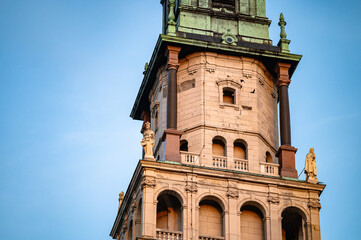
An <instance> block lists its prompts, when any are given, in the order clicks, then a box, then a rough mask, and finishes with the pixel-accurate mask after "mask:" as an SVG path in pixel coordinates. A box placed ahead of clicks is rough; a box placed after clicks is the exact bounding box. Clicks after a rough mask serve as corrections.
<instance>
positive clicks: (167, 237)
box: [156, 229, 183, 240]
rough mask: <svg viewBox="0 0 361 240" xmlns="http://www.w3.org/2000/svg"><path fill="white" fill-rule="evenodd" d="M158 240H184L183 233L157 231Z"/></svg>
mask: <svg viewBox="0 0 361 240" xmlns="http://www.w3.org/2000/svg"><path fill="white" fill-rule="evenodd" d="M156 238H157V239H158V240H182V239H183V233H182V232H170V231H166V230H160V229H157V237H156Z"/></svg>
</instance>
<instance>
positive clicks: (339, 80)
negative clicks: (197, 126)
mask: <svg viewBox="0 0 361 240" xmlns="http://www.w3.org/2000/svg"><path fill="white" fill-rule="evenodd" d="M267 3H268V5H267V16H268V17H269V18H270V19H271V20H272V21H273V23H272V25H271V28H270V31H271V39H272V40H274V43H277V42H278V39H279V37H278V34H279V28H278V26H277V22H278V16H279V13H280V12H281V11H282V12H283V13H284V15H285V17H286V21H287V23H288V24H287V27H286V31H287V34H288V38H289V39H291V40H292V42H291V51H292V52H294V53H299V54H302V55H304V58H303V59H302V61H301V63H300V65H299V67H298V69H297V71H296V73H295V74H294V76H293V82H292V84H291V87H290V101H291V114H292V115H291V120H292V130H293V145H294V146H295V147H297V148H299V151H298V153H297V155H296V157H297V169H298V171H299V172H300V171H301V170H302V169H303V164H304V158H305V155H306V153H307V152H308V149H309V148H310V147H312V146H313V147H315V152H316V157H317V161H318V172H319V179H320V180H321V181H323V182H325V183H327V188H326V190H325V192H324V193H323V194H322V197H321V202H322V210H321V225H322V228H321V230H322V237H323V239H327V240H330V239H356V238H357V237H358V236H359V229H361V221H360V220H359V219H360V216H361V208H360V207H359V202H360V197H361V196H360V195H361V194H360V190H361V189H360V183H361V181H360V175H361V174H360V173H361V163H360V162H361V161H360V149H361V148H360V140H359V138H360V136H361V127H360V125H361V124H360V123H361V107H360V105H361V94H360V89H361V81H360V69H361V67H360V65H361V64H360V56H361V47H360V42H361V27H360V24H361V15H360V11H361V2H360V1H358V0H344V1H335V0H333V1H332V0H330V1H312V0H304V1H289V0H272V1H271V0H268V1H267ZM160 31H161V6H160V4H159V0H154V1H150V0H138V1H124V0H86V1H85V0H31V1H30V0H0V81H1V87H0V239H4V240H13V239H16V240H20V239H29V240H39V239H40V240H42V239H53V240H60V239H61V240H64V239H87V240H99V239H110V237H108V234H109V232H110V229H111V227H112V224H113V221H114V218H115V214H116V210H117V204H118V203H117V195H118V193H119V192H120V191H122V190H123V191H125V190H126V188H127V185H128V183H129V180H130V178H131V175H132V174H133V170H134V168H135V166H136V164H137V161H138V159H139V158H140V156H141V147H140V144H139V142H140V139H141V135H140V133H139V130H140V126H141V123H140V122H137V121H133V120H131V119H130V118H129V117H128V116H129V113H130V111H131V108H132V105H133V101H134V99H135V96H136V93H137V91H138V88H139V86H140V83H141V80H142V76H143V75H142V71H143V67H144V63H145V62H146V61H149V59H150V57H151V53H152V51H153V48H154V45H155V42H156V39H157V38H158V34H159V33H160Z"/></svg>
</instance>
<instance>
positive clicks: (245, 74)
mask: <svg viewBox="0 0 361 240" xmlns="http://www.w3.org/2000/svg"><path fill="white" fill-rule="evenodd" d="M243 77H245V78H247V79H248V78H252V74H250V73H243Z"/></svg>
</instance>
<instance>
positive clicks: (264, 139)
mask: <svg viewBox="0 0 361 240" xmlns="http://www.w3.org/2000/svg"><path fill="white" fill-rule="evenodd" d="M203 128H205V129H210V130H212V129H213V130H222V131H226V132H234V133H242V134H245V135H251V136H257V137H259V138H260V139H261V140H262V141H263V142H264V143H265V144H266V145H267V146H268V147H269V148H271V149H272V150H273V151H274V152H275V153H276V152H277V150H278V149H276V148H274V147H273V146H272V145H271V144H270V143H269V142H268V140H267V139H266V138H265V137H264V136H263V135H262V134H261V133H259V132H250V131H240V130H236V129H231V128H223V127H216V126H210V125H203V124H200V125H196V126H193V127H191V128H187V129H180V130H181V131H182V132H183V133H189V132H193V131H196V130H198V129H203Z"/></svg>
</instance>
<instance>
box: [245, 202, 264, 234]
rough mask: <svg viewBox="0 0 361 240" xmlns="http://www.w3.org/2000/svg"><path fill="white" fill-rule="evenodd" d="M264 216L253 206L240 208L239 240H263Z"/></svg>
mask: <svg viewBox="0 0 361 240" xmlns="http://www.w3.org/2000/svg"><path fill="white" fill-rule="evenodd" d="M263 219H264V216H263V213H262V211H261V210H260V209H259V208H258V207H256V206H254V205H248V204H247V205H243V206H242V208H241V239H242V240H263V239H264V235H265V234H264V232H265V231H264V223H263V221H264V220H263Z"/></svg>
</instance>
